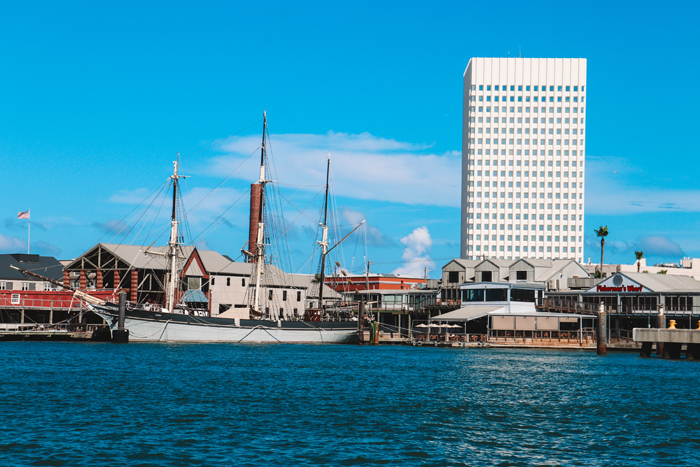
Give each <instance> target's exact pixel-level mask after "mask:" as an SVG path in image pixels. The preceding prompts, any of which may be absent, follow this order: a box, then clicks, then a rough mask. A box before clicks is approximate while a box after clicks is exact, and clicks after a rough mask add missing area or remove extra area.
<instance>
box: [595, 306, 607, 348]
mask: <svg viewBox="0 0 700 467" xmlns="http://www.w3.org/2000/svg"><path fill="white" fill-rule="evenodd" d="M606 318H607V313H605V304H604V303H603V302H601V303H600V307H599V308H598V326H597V331H598V332H597V333H596V343H597V346H598V351H597V354H598V355H607V354H608V346H607V336H608V333H607V332H606V331H607V330H606V329H605V328H606V324H607V323H606Z"/></svg>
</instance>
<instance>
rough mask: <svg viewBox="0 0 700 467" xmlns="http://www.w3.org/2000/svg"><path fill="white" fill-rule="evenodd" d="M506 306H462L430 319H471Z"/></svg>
mask: <svg viewBox="0 0 700 467" xmlns="http://www.w3.org/2000/svg"><path fill="white" fill-rule="evenodd" d="M503 308H504V307H503V306H502V305H501V306H468V307H464V308H460V309H459V310H454V311H450V312H447V313H443V314H441V315H437V316H433V317H432V318H430V321H471V320H473V319H477V318H481V317H482V316H486V315H488V314H489V313H491V312H493V311H497V310H501V309H503Z"/></svg>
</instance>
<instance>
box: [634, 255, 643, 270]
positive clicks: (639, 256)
mask: <svg viewBox="0 0 700 467" xmlns="http://www.w3.org/2000/svg"><path fill="white" fill-rule="evenodd" d="M634 256H636V257H637V272H639V268H640V267H641V266H642V263H640V260H641V259H642V258H644V252H643V251H635V252H634Z"/></svg>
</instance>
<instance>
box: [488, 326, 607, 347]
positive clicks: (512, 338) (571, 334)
mask: <svg viewBox="0 0 700 467" xmlns="http://www.w3.org/2000/svg"><path fill="white" fill-rule="evenodd" d="M489 340H491V341H494V342H533V343H534V342H537V343H549V342H555V341H556V342H567V343H585V344H587V343H591V342H595V331H593V330H592V329H590V328H584V329H579V330H575V331H518V330H494V329H492V330H490V331H489Z"/></svg>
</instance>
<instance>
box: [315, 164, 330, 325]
mask: <svg viewBox="0 0 700 467" xmlns="http://www.w3.org/2000/svg"><path fill="white" fill-rule="evenodd" d="M330 173H331V153H330V152H329V153H328V167H327V169H326V201H325V202H324V203H323V207H324V211H323V225H322V227H323V240H321V241H320V242H318V243H319V245H321V277H319V280H318V282H319V286H318V306H319V308H320V309H321V314H323V284H324V283H325V274H326V255H327V254H328V186H329V181H330Z"/></svg>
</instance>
